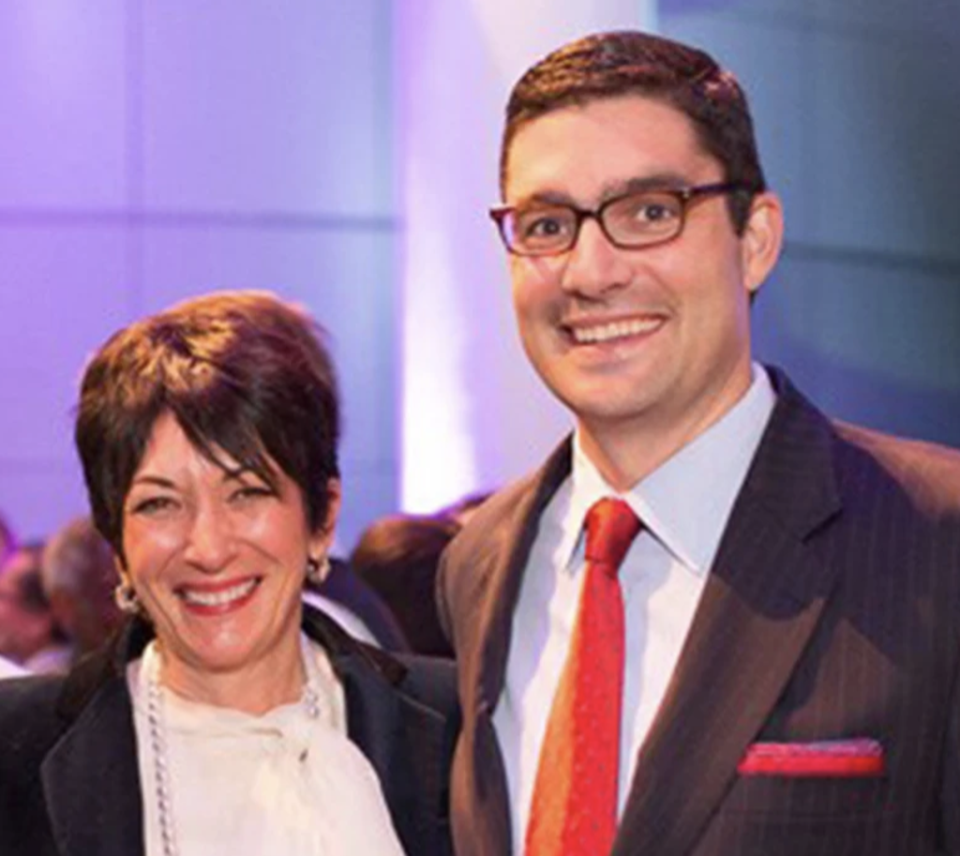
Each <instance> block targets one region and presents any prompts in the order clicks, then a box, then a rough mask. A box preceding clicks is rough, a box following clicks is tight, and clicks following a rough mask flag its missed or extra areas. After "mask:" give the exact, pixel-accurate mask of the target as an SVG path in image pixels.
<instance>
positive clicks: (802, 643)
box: [438, 371, 960, 856]
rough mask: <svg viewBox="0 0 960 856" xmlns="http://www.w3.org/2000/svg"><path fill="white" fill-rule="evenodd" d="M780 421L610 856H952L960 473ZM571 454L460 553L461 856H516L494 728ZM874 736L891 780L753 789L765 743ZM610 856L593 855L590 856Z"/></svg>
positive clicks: (787, 417) (731, 531) (457, 790)
mask: <svg viewBox="0 0 960 856" xmlns="http://www.w3.org/2000/svg"><path fill="white" fill-rule="evenodd" d="M772 376H773V381H774V386H775V388H776V389H777V393H778V401H777V405H776V407H775V410H774V413H773V415H772V417H771V420H770V423H769V425H768V427H767V430H766V433H765V435H764V437H763V440H762V442H761V445H760V448H759V449H758V451H757V455H756V457H755V459H754V461H753V464H752V466H751V468H750V472H749V474H748V476H747V479H746V482H745V484H744V486H743V488H742V490H741V492H740V495H739V496H738V498H737V500H736V503H735V506H734V510H733V513H732V515H731V518H730V521H729V523H728V526H727V529H726V531H725V533H724V535H723V538H722V540H721V544H720V548H719V551H718V554H717V558H716V561H715V563H714V567H713V568H712V569H711V572H710V576H709V579H708V582H707V585H706V588H705V590H704V593H703V597H702V599H701V602H700V605H699V607H698V609H697V612H696V615H695V618H694V621H693V625H692V627H691V629H690V633H689V636H688V638H687V640H686V643H685V645H684V648H683V652H682V654H681V657H680V660H679V662H678V665H677V668H676V671H675V673H674V675H673V678H672V681H671V684H670V686H669V689H668V692H667V695H666V698H665V699H664V702H663V704H662V706H661V709H660V711H659V713H658V716H657V718H656V721H655V722H654V725H653V728H652V730H651V732H650V734H649V736H648V738H647V740H646V741H645V743H644V745H643V746H642V748H641V750H640V753H639V757H638V759H637V764H636V771H635V775H634V779H633V782H632V785H631V790H630V794H629V797H628V801H627V804H626V807H625V809H624V813H623V816H622V817H621V820H620V825H619V830H618V834H617V839H616V842H615V845H614V848H613V854H615V856H627V854H631V855H633V854H640V856H800V854H803V856H866V854H869V856H894V854H896V856H933V854H951V856H956V854H960V687H958V680H960V674H958V672H960V454H958V453H956V452H953V451H950V450H946V449H943V448H939V447H935V446H931V445H927V444H921V443H914V442H908V441H904V440H898V439H894V438H891V437H885V436H882V435H879V434H876V433H873V432H868V431H865V430H863V429H858V428H854V427H850V426H843V425H838V424H834V423H831V422H829V421H828V420H827V419H826V418H825V417H824V416H823V415H822V414H820V413H819V412H818V411H817V410H816V409H815V408H814V407H813V406H812V405H810V404H809V403H808V402H807V401H806V400H805V399H804V398H803V397H802V396H801V395H800V394H799V393H798V392H797V391H796V390H795V389H794V388H793V387H792V386H791V385H790V383H789V382H788V381H787V380H786V378H785V377H784V376H783V375H782V374H780V373H778V372H776V371H773V372H772ZM569 470H570V445H569V440H568V441H567V442H565V443H563V444H562V445H561V446H560V447H559V448H558V449H557V450H556V451H555V452H554V454H553V455H552V456H551V457H550V459H549V460H548V461H547V462H546V464H545V465H544V466H543V467H542V468H541V469H540V470H539V471H538V472H537V473H535V474H534V475H533V476H531V477H529V478H527V479H525V480H523V481H521V482H519V483H517V484H515V485H513V486H511V487H509V488H507V489H506V490H504V491H502V492H501V493H500V494H498V495H497V496H496V497H494V498H493V499H492V500H490V501H489V502H488V503H486V505H485V506H484V507H482V509H481V510H480V511H478V512H477V514H476V516H475V518H474V520H473V521H471V524H470V526H469V527H468V528H467V529H466V530H465V531H464V532H463V533H462V534H461V535H460V536H459V538H458V539H457V540H456V541H455V542H454V543H453V544H452V545H451V547H450V548H449V550H448V552H447V554H446V555H445V557H444V561H443V564H442V567H441V573H440V579H439V583H438V585H439V601H440V609H441V613H442V616H443V620H444V622H445V624H446V626H447V629H448V632H449V634H450V636H451V639H452V640H453V643H454V645H455V648H456V651H457V659H458V666H459V670H460V678H459V680H460V696H461V706H462V709H463V719H464V721H463V730H462V733H461V736H460V739H459V743H458V745H457V749H456V754H455V758H454V768H453V780H452V785H451V787H452V801H453V802H452V813H453V829H454V844H455V848H456V852H457V853H458V856H506V854H510V853H519V852H520V847H519V845H518V844H517V843H516V842H513V843H511V840H510V835H511V832H510V820H509V813H508V799H509V794H508V793H507V784H506V778H505V775H504V770H503V764H502V759H501V756H500V750H499V747H498V744H497V739H496V734H495V732H494V728H493V725H492V721H491V715H492V713H493V709H494V706H495V705H496V703H497V701H498V699H499V697H500V694H501V691H502V688H503V681H504V670H505V664H506V658H507V652H508V649H509V646H510V645H511V644H522V639H515V640H513V641H512V642H511V630H512V627H511V619H512V615H513V610H514V605H515V603H516V600H517V593H518V590H519V586H520V579H521V576H522V574H523V569H524V567H525V563H526V560H527V556H528V555H529V551H530V547H531V544H532V543H533V540H534V537H535V535H536V530H537V521H538V519H539V516H540V514H541V512H542V510H543V508H544V507H545V505H546V504H547V502H548V501H549V499H550V497H551V496H552V495H553V493H554V491H555V490H556V489H557V487H558V486H559V484H560V483H561V482H562V481H563V479H564V478H565V477H566V476H567V474H568V473H569ZM856 737H868V738H873V739H875V740H878V741H879V742H880V743H881V744H882V746H883V751H884V756H885V767H886V770H885V773H884V775H883V776H882V777H879V778H876V777H874V778H826V777H803V778H786V777H778V776H764V777H744V776H739V775H738V773H737V765H738V762H739V761H740V760H741V758H742V757H743V756H744V753H745V752H746V751H747V749H748V748H749V747H750V746H751V744H753V743H754V742H761V741H762V742H766V741H770V742H787V743H807V742H813V741H820V740H827V739H839V738H856ZM598 856H601V854H598Z"/></svg>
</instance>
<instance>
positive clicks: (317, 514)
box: [75, 291, 340, 559]
mask: <svg viewBox="0 0 960 856" xmlns="http://www.w3.org/2000/svg"><path fill="white" fill-rule="evenodd" d="M322 336H323V331H322V330H321V329H320V328H319V327H318V326H317V325H316V324H315V323H314V322H312V321H311V320H310V318H309V317H308V316H307V314H306V313H305V312H302V311H300V310H299V309H297V308H295V307H293V306H291V305H290V304H287V303H284V302H283V301H281V300H280V299H278V298H277V297H275V296H274V295H272V294H268V293H266V292H249V291H248V292H222V293H219V294H211V295H207V296H204V297H199V298H196V299H193V300H189V301H187V302H185V303H182V304H180V305H178V306H175V307H173V308H172V309H170V310H167V311H165V312H161V313H159V314H158V315H154V316H151V317H149V318H146V319H144V320H142V321H139V322H136V323H134V324H132V325H130V326H129V327H127V328H125V329H124V330H121V331H120V332H118V333H116V334H115V335H114V336H113V337H112V338H111V339H109V340H108V341H107V343H106V344H105V345H104V346H103V347H102V348H101V349H100V351H99V352H98V353H97V354H96V355H95V356H94V358H93V361H92V362H91V363H90V365H89V367H88V368H87V370H86V372H85V374H84V378H83V382H82V386H81V392H80V405H79V409H78V413H77V423H76V432H75V437H76V443H77V449H78V451H79V453H80V459H81V462H82V464H83V473H84V478H85V480H86V484H87V491H88V493H89V496H90V506H91V510H92V513H93V518H94V521H95V523H96V525H97V528H98V529H99V530H100V532H101V534H102V535H103V536H104V537H105V538H106V539H107V541H109V542H110V544H111V546H112V547H113V549H114V551H115V552H116V554H117V555H118V556H120V557H121V559H122V558H123V551H122V535H123V533H122V527H123V502H124V499H125V498H126V495H127V492H128V491H129V489H130V484H131V482H132V480H133V476H134V474H135V473H136V470H137V467H138V466H139V464H140V460H141V458H142V457H143V453H144V450H145V448H146V444H147V441H148V440H149V438H150V435H151V433H152V431H153V427H154V424H155V423H156V421H157V419H158V418H159V417H160V416H161V415H162V414H164V413H170V414H172V415H173V417H174V418H175V419H176V420H177V423H178V424H179V425H180V427H181V428H182V429H183V431H184V433H185V434H186V436H187V437H188V439H189V440H190V442H191V443H192V444H193V445H194V446H195V447H196V448H197V449H198V450H199V451H200V452H201V453H203V454H204V455H206V456H207V457H208V458H210V460H212V461H214V462H215V463H217V464H218V465H220V466H225V464H224V462H223V461H222V460H221V458H222V456H223V453H226V454H227V455H229V456H230V457H231V458H233V459H234V460H235V461H236V462H237V463H238V464H240V465H241V466H242V467H244V468H248V469H250V470H251V471H252V472H254V473H255V474H256V475H257V476H258V477H260V478H262V479H263V480H264V481H265V482H266V483H267V484H270V485H274V484H275V483H276V478H275V476H276V474H275V473H274V472H273V468H272V467H270V466H269V463H268V461H267V460H266V456H269V457H270V458H272V459H273V460H274V461H275V462H276V463H277V465H278V466H279V467H280V469H281V470H283V472H284V473H286V474H287V475H288V476H289V477H290V478H291V479H292V480H293V481H294V482H295V483H296V484H297V485H298V486H299V488H300V490H301V491H302V493H303V497H304V502H305V505H306V511H307V523H308V525H309V526H310V528H311V530H312V531H316V530H317V529H318V528H319V527H320V526H322V525H323V523H324V521H325V520H326V515H327V508H328V502H329V496H328V490H327V482H328V480H329V479H331V478H335V477H337V476H338V475H339V466H338V462H337V444H338V440H339V433H340V424H339V400H338V393H337V383H336V378H335V374H334V369H333V364H332V362H331V360H330V357H329V355H328V353H327V350H326V348H325V347H324V345H323V343H322Z"/></svg>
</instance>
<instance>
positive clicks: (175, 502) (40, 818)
mask: <svg viewBox="0 0 960 856" xmlns="http://www.w3.org/2000/svg"><path fill="white" fill-rule="evenodd" d="M339 406H340V405H339V397H338V393H337V386H336V379H335V376H334V370H333V366H332V363H331V361H330V357H329V355H328V353H327V351H326V349H325V347H324V345H323V343H322V341H321V339H320V331H319V330H318V329H317V328H316V326H315V325H314V324H313V323H312V322H311V321H310V319H309V318H308V317H307V316H306V315H305V314H304V313H302V312H300V311H299V310H298V309H296V308H294V307H292V306H290V305H289V304H285V303H283V302H281V301H280V300H278V299H276V298H275V297H273V296H272V295H268V294H265V293H260V292H257V293H250V292H231V293H225V294H215V295H210V296H207V297H201V298H196V299H194V300H191V301H188V302H186V303H183V304H180V305H179V306H176V307H174V308H173V309H170V310H168V311H166V312H162V313H160V314H158V315H155V316H151V317H149V318H147V319H145V320H143V321H141V322H138V323H135V324H133V325H131V326H130V327H128V328H126V329H124V330H122V331H120V332H119V333H117V334H116V335H114V336H113V337H112V338H111V339H110V340H109V341H108V342H107V343H106V344H105V345H104V346H103V347H102V348H101V349H100V350H99V352H98V353H97V354H96V355H95V357H94V359H93V361H92V362H91V363H90V364H89V366H88V368H87V370H86V372H85V374H84V378H83V383H82V388H81V396H80V407H79V410H78V415H77V424H76V442H77V448H78V450H79V452H80V459H81V462H82V465H83V473H84V478H85V481H86V484H87V489H88V493H89V498H90V504H91V509H92V513H93V519H94V521H95V523H96V526H97V529H98V531H99V532H100V533H101V534H102V535H103V537H104V538H105V539H106V540H107V541H108V543H109V544H110V546H111V548H112V550H113V553H114V555H115V557H116V562H117V567H118V570H119V575H120V589H119V592H118V600H119V602H120V603H121V605H122V607H123V609H124V611H125V612H127V613H129V615H130V620H129V622H128V623H127V624H126V626H125V628H124V632H123V633H122V634H120V635H119V636H118V638H117V640H116V644H115V645H114V646H112V647H111V648H110V649H108V650H105V651H103V652H101V653H100V654H96V655H94V656H92V657H89V658H86V659H85V660H84V661H83V662H82V663H79V664H77V666H76V667H75V668H74V670H73V671H72V672H71V673H70V675H69V676H67V677H66V679H61V680H60V681H55V682H51V681H49V680H47V681H42V682H41V681H39V680H37V679H31V678H26V679H18V680H9V681H3V682H0V745H3V746H4V752H2V753H0V829H2V830H3V835H2V838H0V856H14V854H17V856H20V854H25V853H29V854H31V856H55V854H56V856H62V854H63V853H65V852H70V853H83V854H84V856H98V854H120V853H122V854H124V856H139V854H144V853H147V854H150V856H161V854H162V856H172V854H184V856H186V854H191V853H192V854H200V853H202V854H204V856H226V854H231V856H234V854H236V856H241V855H242V854H261V853H268V852H270V853H284V854H296V856H319V854H325V856H338V854H340V855H341V856H354V854H361V853H362V854H364V856H399V854H401V853H403V852H406V853H410V854H417V856H449V853H450V841H449V833H448V830H447V824H446V823H445V816H446V790H445V783H446V781H447V779H448V773H449V748H450V746H451V745H452V742H453V740H452V737H453V735H452V730H453V727H454V724H455V720H454V713H455V688H454V674H453V670H452V669H451V668H449V666H448V664H444V663H442V662H440V661H425V660H420V659H413V658H410V659H406V660H405V661H400V660H398V659H394V658H393V657H391V656H389V655H387V654H385V653H384V652H382V651H380V650H378V649H376V648H370V647H368V646H364V645H362V644H361V643H359V642H356V641H355V640H353V639H352V638H351V637H349V636H348V635H347V634H346V633H344V632H343V631H341V630H340V628H339V627H338V626H337V624H336V623H335V622H333V621H332V620H330V619H329V618H327V617H326V616H324V615H323V614H322V613H320V612H318V611H316V610H313V609H311V608H309V607H304V605H303V601H302V590H303V582H304V578H305V577H306V576H313V577H320V578H322V577H323V576H324V572H325V568H326V565H327V563H328V558H327V554H328V551H329V549H330V546H331V544H332V543H333V539H334V535H335V526H336V521H337V515H338V512H339V508H340V502H341V489H340V480H339V463H338V439H339Z"/></svg>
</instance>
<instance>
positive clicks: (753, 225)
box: [740, 191, 783, 293]
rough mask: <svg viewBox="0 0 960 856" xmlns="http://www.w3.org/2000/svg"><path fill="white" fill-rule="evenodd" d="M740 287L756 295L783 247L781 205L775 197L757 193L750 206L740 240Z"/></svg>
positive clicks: (773, 194)
mask: <svg viewBox="0 0 960 856" xmlns="http://www.w3.org/2000/svg"><path fill="white" fill-rule="evenodd" d="M740 244H741V248H742V249H741V252H742V259H743V274H744V277H743V279H744V286H745V287H746V289H747V291H749V292H750V293H753V292H756V291H757V289H759V288H760V286H761V285H763V282H764V280H766V278H767V277H768V276H769V274H770V271H772V270H773V267H774V265H775V264H776V263H777V259H779V258H780V250H781V249H782V247H783V205H782V204H781V203H780V199H779V197H777V195H776V194H775V193H771V192H769V191H766V192H764V193H758V194H757V195H756V196H755V197H754V198H753V201H752V202H751V203H750V214H749V216H748V218H747V224H746V227H745V228H744V230H743V236H742V237H741V239H740Z"/></svg>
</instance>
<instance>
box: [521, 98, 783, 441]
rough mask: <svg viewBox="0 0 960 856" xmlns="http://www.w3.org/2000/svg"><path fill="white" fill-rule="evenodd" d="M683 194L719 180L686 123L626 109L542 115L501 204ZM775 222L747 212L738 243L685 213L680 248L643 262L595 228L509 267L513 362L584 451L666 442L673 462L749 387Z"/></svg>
mask: <svg viewBox="0 0 960 856" xmlns="http://www.w3.org/2000/svg"><path fill="white" fill-rule="evenodd" d="M652 179H656V180H657V181H658V183H659V181H662V184H663V186H665V187H686V186H693V185H699V184H709V183H714V182H721V181H724V180H725V176H724V175H723V169H722V167H721V165H720V164H719V163H718V162H717V161H716V160H715V159H714V158H713V157H712V156H711V155H709V154H707V153H706V152H705V151H704V150H703V148H702V147H701V146H700V144H699V143H698V141H697V139H696V137H695V134H694V130H693V126H692V125H691V123H690V120H689V119H688V118H687V117H686V116H685V115H683V114H682V113H681V112H679V111H678V110H676V109H675V108H673V107H671V106H668V105H666V104H664V103H662V102H659V101H654V100H650V99H647V98H642V97H639V96H635V95H629V96H621V97H616V98H610V99H604V100H598V101H593V102H589V103H587V104H586V105H583V106H572V107H569V108H564V109H560V110H557V111H555V112H552V113H548V114H546V115H544V116H542V117H540V118H537V119H534V120H532V121H531V122H529V123H528V124H527V125H525V126H523V127H521V128H520V130H519V131H518V133H517V134H516V136H515V137H514V139H513V143H512V145H511V148H510V152H509V156H508V159H507V172H506V182H505V188H504V191H505V197H506V199H505V201H506V203H507V204H508V205H516V204H519V203H523V202H529V201H531V200H545V201H551V202H566V203H569V204H571V205H576V206H580V207H583V208H589V209H595V208H597V207H598V206H599V205H601V204H602V203H603V202H604V201H606V200H607V199H609V198H611V197H614V196H617V195H619V194H621V193H623V192H624V189H625V187H626V185H627V184H628V183H630V182H636V181H637V180H652ZM779 241H780V208H779V204H778V203H777V201H776V199H775V198H774V197H772V196H771V195H769V194H763V195H761V196H759V197H758V198H757V199H756V200H755V202H754V207H753V211H752V214H751V218H750V222H749V223H748V225H747V229H746V232H745V233H744V235H743V236H742V237H739V236H738V235H737V234H736V233H735V231H734V229H733V225H732V222H731V220H730V216H729V214H728V210H727V202H726V197H724V196H722V195H717V196H710V197H707V198H705V199H702V200H700V201H698V202H696V203H694V204H693V205H692V206H691V207H690V209H689V211H688V216H687V219H686V225H685V228H684V230H683V232H682V234H681V235H680V236H679V237H678V238H676V239H674V240H673V241H671V242H669V243H666V244H661V245H658V246H652V247H646V248H643V249H633V250H625V249H618V248H617V247H615V246H613V245H612V244H611V243H610V242H609V241H608V240H607V238H606V237H605V236H604V234H603V233H602V232H601V230H600V227H599V225H598V224H597V222H596V221H595V220H587V221H585V222H584V223H583V226H582V228H581V231H580V235H579V238H578V240H577V243H576V245H575V246H574V247H573V248H572V249H571V250H569V251H567V252H565V253H562V254H560V255H556V256H548V257H539V258H529V257H526V258H525V257H520V256H511V257H510V270H511V277H512V280H513V298H514V305H515V309H516V312H517V320H518V324H519V328H520V335H521V339H522V341H523V345H524V348H525V350H526V352H527V355H528V356H529V358H530V360H531V362H532V363H533V365H534V368H536V370H537V372H538V373H539V374H540V376H541V377H542V378H543V380H544V382H545V383H546V384H547V386H548V387H549V388H550V389H551V390H552V391H553V393H554V394H555V395H556V396H557V397H558V398H560V399H561V400H562V401H563V402H564V403H565V404H566V405H567V406H568V407H569V408H570V409H571V410H573V411H574V413H575V415H576V416H577V419H578V423H579V425H580V427H581V430H582V431H583V432H584V433H585V435H587V438H588V440H589V439H591V438H592V439H595V440H599V441H600V442H603V440H602V438H603V437H604V436H611V435H610V432H611V431H613V432H617V431H621V430H622V429H625V430H626V431H628V432H629V433H628V434H625V435H623V436H638V435H637V433H636V432H637V430H639V431H640V433H641V435H643V434H646V435H647V436H657V437H659V438H661V439H662V438H664V437H669V438H671V444H672V447H673V448H679V446H680V445H683V444H684V443H686V442H689V441H690V440H691V439H692V438H693V437H695V436H696V435H697V434H699V433H700V432H701V431H702V430H704V428H706V427H707V426H708V425H709V424H710V423H712V422H713V421H715V420H716V419H717V418H718V417H719V416H720V415H722V414H723V413H724V412H725V411H726V410H727V409H728V408H729V407H730V406H732V404H733V403H735V402H736V401H737V399H738V398H739V397H740V396H741V395H742V394H743V392H744V391H745V390H746V389H747V387H748V386H749V382H750V328H749V310H748V304H749V295H750V293H751V292H752V291H754V290H755V289H756V288H758V287H759V285H760V283H761V282H762V281H763V279H764V277H765V276H766V274H767V273H768V272H769V270H770V268H771V267H772V266H773V263H774V261H775V260H776V255H777V252H778V250H779Z"/></svg>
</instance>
